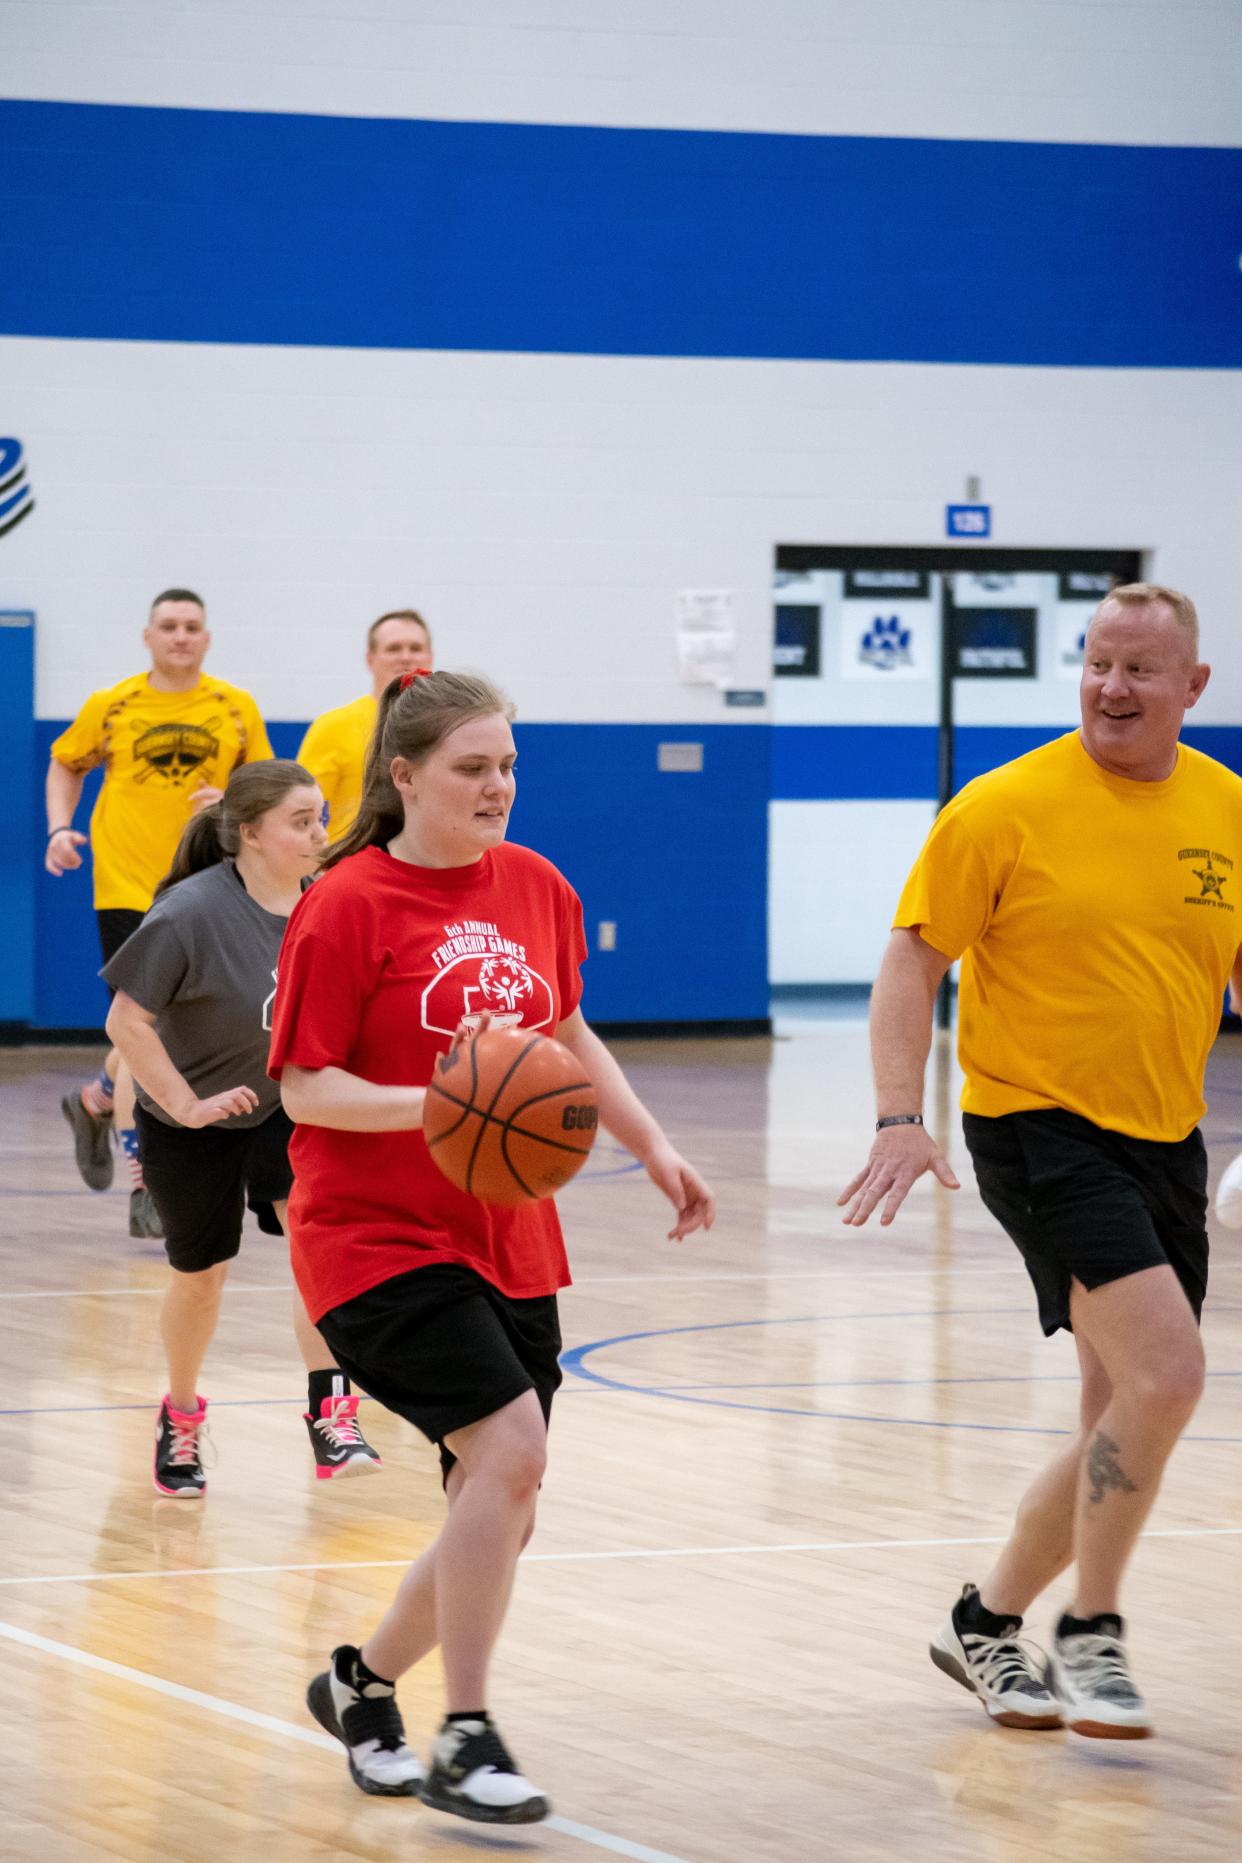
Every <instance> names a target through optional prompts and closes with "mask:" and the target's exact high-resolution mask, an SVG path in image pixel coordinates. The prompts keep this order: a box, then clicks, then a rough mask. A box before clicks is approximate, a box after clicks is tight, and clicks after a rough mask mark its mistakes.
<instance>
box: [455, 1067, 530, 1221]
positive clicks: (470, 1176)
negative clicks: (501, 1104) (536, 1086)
mask: <svg viewBox="0 0 1242 1863" xmlns="http://www.w3.org/2000/svg"><path fill="white" fill-rule="evenodd" d="M542 1040H543V1036H542V1035H532V1036H531V1038H530V1040H529V1041H528V1042H527V1044H526V1046H525V1047H524V1048H523V1050H522V1052H521V1054H518V1055H515V1056H514V1058H513V1061H512V1063H511V1065H510V1066H509V1067H508V1068H507V1069H506V1070H505V1074H504V1078H503V1079H502V1080H501V1082H500V1085H499V1086H498V1087H497V1089H496V1091H495V1093H493V1095H492V1100H491V1106H488V1107H487V1109H486V1111H484V1109H483V1108H482V1107H476V1108H475V1111H476V1112H483V1120H482V1123H481V1124H480V1126H479V1130H478V1136H477V1137H476V1138H475V1141H474V1144H473V1145H472V1146H471V1148H470V1163H469V1164H468V1165H467V1166H466V1191H467V1194H468V1195H470V1196H473V1195H474V1167H475V1163H476V1162H477V1160H478V1156H479V1146H480V1145H481V1144H482V1143H483V1134H484V1133H485V1132H486V1131H487V1122H488V1120H489V1119H490V1118H491V1117H492V1107H493V1106H495V1104H496V1102H497V1100H498V1099H499V1098H500V1096H501V1094H502V1093H503V1092H504V1090H505V1088H506V1087H507V1086H508V1084H509V1082H510V1081H511V1080H512V1079H513V1076H514V1075H515V1074H516V1073H517V1071H518V1069H519V1067H521V1065H522V1063H523V1061H524V1060H525V1059H526V1057H527V1055H528V1054H529V1053H530V1052H531V1050H532V1049H533V1048H534V1047H536V1045H537V1044H538V1043H539V1042H541V1041H542ZM470 1063H471V1068H472V1070H473V1067H474V1043H473V1042H471V1044H470ZM477 1084H478V1082H477V1078H476V1080H475V1082H474V1085H477ZM470 1097H471V1099H472V1100H473V1098H474V1091H473V1087H472V1089H471V1094H470ZM496 1123H497V1124H498V1125H499V1124H500V1121H499V1120H497V1121H496Z"/></svg>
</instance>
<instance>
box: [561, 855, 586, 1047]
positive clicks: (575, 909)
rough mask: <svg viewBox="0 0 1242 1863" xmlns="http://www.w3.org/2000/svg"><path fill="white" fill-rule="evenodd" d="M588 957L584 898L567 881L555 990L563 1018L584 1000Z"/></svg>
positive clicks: (562, 907) (570, 1014) (562, 910)
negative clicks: (583, 976)
mask: <svg viewBox="0 0 1242 1863" xmlns="http://www.w3.org/2000/svg"><path fill="white" fill-rule="evenodd" d="M586 958H587V942H586V932H585V930H584V929H583V924H582V901H581V900H580V899H579V897H578V895H577V893H575V891H574V889H573V887H572V886H570V884H569V883H568V881H566V882H565V895H564V899H563V901H562V905H561V924H560V936H559V938H558V940H557V951H556V992H557V997H558V999H559V1001H560V1013H561V1021H562V1022H563V1021H564V1020H565V1018H566V1017H567V1016H572V1014H573V1013H574V1010H575V1009H576V1008H577V1007H578V1005H579V1003H580V1002H581V1001H582V966H583V964H585V962H586Z"/></svg>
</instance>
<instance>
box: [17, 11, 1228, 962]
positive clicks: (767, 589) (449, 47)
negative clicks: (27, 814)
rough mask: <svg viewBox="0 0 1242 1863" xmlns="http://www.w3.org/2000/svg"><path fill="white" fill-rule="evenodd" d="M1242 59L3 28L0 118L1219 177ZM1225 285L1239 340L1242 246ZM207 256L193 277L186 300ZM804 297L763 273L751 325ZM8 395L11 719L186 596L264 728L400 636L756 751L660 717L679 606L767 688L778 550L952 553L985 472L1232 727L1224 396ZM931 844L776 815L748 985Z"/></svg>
mask: <svg viewBox="0 0 1242 1863" xmlns="http://www.w3.org/2000/svg"><path fill="white" fill-rule="evenodd" d="M1237 25H1238V12H1237V6H1236V4H1235V3H1234V0H1198V3H1197V4H1196V5H1195V6H1194V7H1192V8H1186V7H1182V6H1179V5H1175V4H1172V3H1171V0H1170V3H1169V4H1154V3H1143V0H1119V3H1118V4H1115V5H1109V6H1101V5H1082V4H1064V5H1063V4H1042V3H1038V0H966V3H965V4H963V5H960V6H958V7H955V8H954V9H952V10H951V11H950V12H946V10H945V9H944V8H943V7H941V6H939V5H938V4H934V3H933V0H903V3H900V4H897V3H895V4H886V5H878V6H874V5H866V4H863V0H850V3H849V4H846V3H844V0H837V3H829V4H816V5H811V4H806V3H804V0H767V4H764V5H762V6H761V5H760V4H758V0H725V3H724V4H721V3H719V0H710V3H709V0H700V3H698V4H685V5H678V6H675V7H672V8H670V7H668V6H666V5H657V4H655V0H635V4H633V5H631V6H629V7H627V8H626V9H625V10H624V13H623V14H619V13H618V11H617V9H616V8H615V7H614V6H612V5H607V6H605V5H604V4H602V0H529V3H528V4H523V3H522V0H509V3H508V4H503V3H502V0H480V3H479V4H475V5H472V6H470V7H468V8H463V9H460V10H453V11H452V16H451V17H450V16H449V15H448V14H446V10H445V9H444V8H443V7H433V6H431V5H430V4H405V3H398V0H368V3H367V4H366V5H365V6H362V5H358V6H351V5H346V4H344V3H343V0H338V3H337V4H332V3H331V0H317V4H315V5H314V6H313V7H305V8H297V9H290V8H287V7H278V6H276V5H274V4H271V0H256V4H254V5H252V6H251V7H249V8H248V9H246V10H244V11H238V10H237V9H236V8H235V7H234V6H233V5H231V4H228V3H227V0H201V3H200V4H199V5H198V6H197V7H196V8H195V9H194V10H193V11H192V12H190V11H187V10H183V9H180V8H177V9H172V8H169V7H167V6H165V5H163V4H160V3H158V0H130V3H129V4H127V5H126V4H121V5H112V4H108V5H104V4H97V5H93V4H71V3H70V0H31V3H28V4H22V3H20V0H9V3H8V4H6V5H5V6H4V7H3V9H2V17H0V34H2V35H3V67H4V78H3V84H4V88H5V91H6V94H7V95H8V96H9V97H12V98H18V99H27V100H56V101H58V102H79V103H105V104H118V105H126V106H158V107H162V108H169V107H171V108H175V109H184V110H195V111H198V110H203V109H210V110H219V111H230V112H235V111H242V112H254V111H276V112H312V113H319V114H324V115H329V116H368V117H382V116H391V117H411V118H413V117H427V118H433V119H442V120H456V121H493V122H509V123H564V124H586V125H602V126H612V127H616V128H619V129H626V128H669V129H705V130H726V131H742V132H756V131H758V132H765V133H797V134H803V135H825V136H840V135H854V136H861V137H869V138H877V137H878V138H884V137H894V136H902V137H904V136H911V135H917V136H926V137H932V138H964V139H991V138H1003V139H1010V140H1018V141H1038V142H1046V143H1074V142H1088V143H1097V144H1134V143H1141V144H1145V145H1170V144H1186V145H1194V146H1209V145H1210V146H1215V147H1220V148H1228V147H1232V146H1237V145H1238V144H1240V143H1242V34H1239V33H1238V31H1237ZM170 160H175V148H173V149H172V150H170ZM970 211H971V206H970V202H969V200H964V201H963V202H962V203H961V212H962V214H964V215H969V213H970ZM1219 258H1220V263H1221V264H1229V265H1232V266H1233V267H1234V276H1235V277H1236V278H1237V280H1238V287H1239V292H1238V295H1239V312H1238V314H1239V318H1240V319H1242V274H1239V273H1238V272H1237V262H1238V254H1237V253H1232V254H1230V253H1224V252H1222V253H1221V254H1220V255H1219ZM1121 262H1123V263H1124V264H1126V265H1130V266H1135V265H1136V266H1140V267H1141V266H1142V264H1143V254H1142V253H1141V252H1132V253H1128V254H1126V255H1125V256H1124V259H1123V260H1122V261H1121ZM212 263H213V259H212V255H211V254H210V253H194V254H187V264H186V274H185V277H184V280H182V281H180V288H182V289H184V290H185V291H189V292H193V291H194V290H196V288H198V281H199V280H200V279H201V278H202V277H203V276H204V274H207V275H209V274H210V269H211V266H212ZM1039 263H1040V255H1039V254H1038V253H1034V254H1032V265H1033V266H1037V265H1038V264H1039ZM797 276H798V256H797V254H796V253H791V254H790V255H789V266H788V271H787V273H786V274H785V275H784V276H783V277H778V278H774V279H773V281H772V288H773V292H774V293H780V292H786V291H796V289H797ZM847 282H848V281H843V288H847ZM572 288H573V287H572V280H568V281H566V289H568V290H572ZM650 288H651V290H652V291H653V292H658V291H659V290H660V289H661V280H660V279H659V278H653V279H652V280H651V286H650ZM705 289H708V290H716V289H719V283H718V281H717V280H711V281H708V282H707V283H706V284H705ZM0 381H2V382H3V396H2V399H0V426H2V427H3V430H4V431H5V432H10V433H14V434H19V435H21V436H22V437H23V439H24V440H25V442H26V446H27V458H28V462H29V470H30V474H31V481H32V484H33V487H34V489H35V491H36V494H37V499H38V511H37V513H36V515H35V516H34V517H32V519H31V520H30V521H29V522H27V523H24V524H23V525H22V526H21V527H20V528H18V529H16V530H14V531H13V532H12V533H11V534H10V535H9V536H7V537H3V538H0V598H2V600H3V604H4V605H5V606H8V607H31V608H34V609H35V610H37V612H38V616H39V658H38V684H37V709H38V713H39V716H40V717H41V718H43V719H49V720H50V719H58V718H64V717H67V716H69V715H70V714H71V713H72V712H73V711H74V710H75V709H76V707H77V705H78V704H79V703H80V701H81V698H82V696H83V694H84V693H85V691H86V690H88V689H89V688H90V687H92V686H94V685H99V684H104V683H107V682H109V681H111V680H112V679H114V678H116V677H117V676H119V674H120V673H121V672H122V671H124V670H125V669H126V668H127V667H128V666H129V665H130V664H131V663H134V662H135V660H136V656H137V652H138V645H137V634H138V631H139V629H140V626H141V623H142V619H143V609H144V604H145V601H146V600H147V599H148V598H149V595H150V594H151V593H152V592H153V590H154V589H155V588H157V587H159V586H161V585H163V584H165V583H168V582H186V583H190V584H191V585H193V586H201V587H202V588H203V589H204V591H205V592H206V593H207V594H208V597H209V600H210V604H211V617H212V622H213V626H214V629H215V632H216V637H217V644H216V648H215V664H216V665H217V667H218V669H219V670H220V671H221V672H223V673H225V674H226V676H228V677H230V678H232V679H235V680H237V681H238V682H240V683H242V684H245V685H248V686H250V687H251V688H252V689H253V690H254V691H255V693H256V696H257V697H258V698H259V700H260V703H261V705H262V706H263V708H264V710H265V712H266V713H267V715H268V716H269V717H272V718H275V719H287V720H302V719H305V718H308V717H309V716H311V715H312V714H313V713H314V712H315V711H316V710H318V709H320V708H322V707H323V706H326V705H329V704H333V703H337V702H339V701H340V700H341V698H342V697H343V696H346V695H347V694H348V693H350V692H352V691H354V690H356V689H357V688H358V686H359V679H360V673H359V652H360V636H361V632H362V630H363V628H364V626H365V624H366V622H367V620H368V619H369V618H370V617H371V615H373V614H374V613H375V612H378V610H379V608H380V607H382V606H387V605H391V604H392V603H394V602H402V603H404V602H406V601H414V602H416V603H418V604H419V605H420V606H425V607H426V610H427V612H428V613H429V615H431V616H432V618H433V619H434V622H435V625H436V630H437V635H438V640H439V643H440V646H441V651H442V657H443V658H444V660H446V661H449V662H453V663H459V664H470V665H477V666H482V667H485V668H487V669H488V670H489V671H491V672H493V673H494V674H495V675H496V676H497V677H498V678H499V679H501V680H502V681H503V682H504V683H506V684H507V685H508V686H509V687H510V688H511V689H512V690H513V691H514V692H515V694H516V695H517V696H518V698H519V701H520V705H521V711H522V716H523V717H524V718H525V719H527V720H529V721H532V722H543V723H583V724H590V723H601V724H605V723H608V724H641V723H655V722H659V723H671V724H676V725H678V726H689V725H707V724H712V725H715V724H721V725H723V724H729V725H736V726H738V727H739V728H745V727H751V728H753V727H754V726H755V725H756V724H760V725H761V724H762V723H763V721H764V719H765V717H766V716H767V715H768V714H764V713H760V714H758V715H756V714H755V713H753V712H750V713H747V712H734V711H731V710H729V709H727V708H725V707H724V706H723V704H722V701H721V696H720V694H719V693H717V692H715V691H714V690H711V689H708V688H694V687H688V686H686V685H683V684H681V683H680V682H679V680H678V678H677V669H676V662H675V657H674V642H673V604H674V597H675V593H676V591H677V590H678V589H683V588H694V587H710V588H720V587H727V588H732V589H733V590H734V591H735V593H736V604H737V623H738V635H739V641H738V667H737V683H738V684H741V685H748V686H758V685H766V684H767V682H768V669H769V661H770V636H771V608H772V573H773V561H774V551H775V548H776V546H777V545H778V544H781V543H826V544H902V545H918V544H928V545H935V544H940V543H942V542H943V541H944V533H943V507H944V505H945V503H946V502H948V501H950V500H954V499H957V498H960V497H961V496H962V494H963V489H964V484H965V480H966V477H967V476H968V475H976V476H978V477H979V478H980V479H981V481H982V486H983V496H984V497H985V499H986V500H987V501H988V502H990V503H991V504H992V506H993V509H994V514H995V519H994V522H995V534H994V539H993V540H994V541H995V542H996V543H998V544H1002V545H1005V546H1017V545H1025V546H1037V547H1042V548H1056V547H1067V548H1068V547H1075V548H1092V547H1101V546H1110V547H1112V546H1115V547H1131V548H1138V549H1142V550H1143V551H1145V552H1146V553H1147V559H1146V560H1147V563H1148V567H1149V569H1150V572H1151V573H1152V574H1153V575H1155V576H1157V577H1159V578H1161V579H1165V580H1169V581H1172V582H1175V583H1180V584H1181V585H1183V586H1185V587H1187V588H1189V589H1191V590H1192V592H1193V593H1194V594H1195V596H1196V597H1197V599H1198V600H1199V601H1200V604H1201V608H1202V611H1203V615H1204V621H1205V628H1206V641H1207V647H1208V650H1209V652H1210V653H1211V654H1212V655H1213V656H1214V657H1215V658H1216V660H1217V662H1218V670H1217V674H1216V678H1215V680H1214V682H1213V685H1212V687H1211V688H1210V690H1209V693H1208V695H1207V697H1206V699H1205V701H1204V703H1203V706H1202V708H1201V711H1200V714H1199V716H1200V718H1201V719H1202V720H1203V721H1205V722H1216V723H1222V724H1231V723H1234V722H1237V721H1239V720H1242V661H1240V660H1239V658H1238V656H1236V655H1235V654H1233V652H1232V641H1233V639H1234V637H1235V634H1236V628H1237V619H1236V616H1237V595H1236V589H1237V568H1236V550H1235V537H1234V533H1235V530H1236V525H1237V511H1238V508H1239V491H1240V489H1242V484H1240V481H1242V470H1240V467H1242V439H1240V437H1239V436H1242V375H1240V374H1239V373H1238V372H1236V371H1234V370H1231V369H1166V368H1138V369H1136V368H1100V367H1082V368H1076V367H1064V368H1062V367H1055V368H1051V367H1035V368H1025V367H1001V366H995V365H987V366H979V365H970V364H966V365H951V366H950V365H943V364H934V365H933V364H922V363H917V364H916V363H899V362H893V363H890V362H882V361H881V362H867V363H858V362H854V363H848V362H838V361H833V360H824V361H814V362H804V361H771V360H755V359H751V358H747V357H744V356H743V357H737V358H702V357H682V356H667V357H665V356H654V357H653V356H643V357H634V356H626V355H563V354H509V353H477V352H468V351H443V350H442V351H435V352H428V351H419V350H399V349H380V350H374V349H356V348H349V347H339V348H338V347H322V348H316V347H300V348H289V349H286V348H282V347H279V346H274V345H273V346H268V345H257V344H245V343H219V344H217V343H211V342H203V343H187V342H145V341H144V342H134V341H101V340H95V339H90V338H87V339H82V338H77V339H73V340H65V339H63V338H59V337H56V336H50V335H40V334H22V335H17V336H8V337H4V338H0ZM1042 683H1043V682H1041V686H1042ZM868 694H869V689H867V688H861V687H860V688H859V689H858V692H857V693H856V694H855V695H854V697H853V699H852V701H851V702H852V703H854V704H856V705H857V706H858V707H859V708H860V709H859V710H858V711H857V712H856V713H855V714H851V717H852V720H853V721H854V722H863V721H866V716H867V714H866V712H865V709H863V708H865V707H866V705H867V704H869V703H874V702H875V701H872V700H871V699H870V698H869V696H868ZM1002 699H1003V701H1004V703H1006V704H1009V705H1010V706H1011V707H1013V708H1016V710H1015V711H1014V712H1013V714H1012V715H1009V714H1006V713H1005V712H1003V711H997V710H995V709H994V708H995V707H996V706H997V705H998V704H1000V703H1001V701H1002ZM884 700H885V704H886V706H887V707H888V709H886V710H885V712H884V721H885V722H889V723H896V722H904V721H910V722H914V721H917V720H924V721H925V720H926V719H928V718H929V717H930V716H931V715H932V713H931V711H930V709H929V708H930V707H931V706H932V704H933V695H932V694H930V693H929V692H928V691H927V690H925V689H923V688H922V687H918V686H914V685H911V686H907V687H906V688H904V690H902V691H901V692H900V693H897V692H894V693H893V694H892V695H890V694H888V693H885V695H884ZM1032 701H1033V695H1032V694H1031V693H1029V692H1028V693H1027V694H1026V695H1019V696H1016V697H1015V696H1014V695H1013V694H1012V693H1010V694H1007V695H1000V696H999V697H998V695H997V694H996V693H995V690H994V689H989V693H988V694H978V695H976V694H972V693H967V694H965V695H964V697H963V708H964V712H963V715H964V716H969V715H970V714H969V710H968V708H969V707H970V706H972V705H974V706H982V707H984V718H985V721H987V722H996V723H1004V722H1017V721H1018V720H1019V717H1021V718H1029V715H1030V705H1031V703H1032ZM1035 702H1036V703H1037V705H1038V707H1039V708H1040V709H1041V710H1042V709H1043V708H1044V706H1045V704H1046V705H1047V707H1048V710H1047V715H1046V716H1041V717H1040V718H1039V720H1038V722H1042V723H1057V722H1059V721H1061V720H1062V719H1065V720H1068V719H1069V718H1070V716H1071V712H1072V705H1071V701H1070V697H1069V694H1068V692H1067V691H1066V689H1064V688H1062V689H1061V690H1060V691H1059V692H1057V693H1051V692H1048V693H1044V692H1042V691H1041V693H1040V694H1039V695H1037V698H1036V700H1035ZM781 703H782V705H792V704H793V703H794V700H793V698H792V697H790V698H786V697H785V696H784V695H782V700H781ZM1024 706H1025V708H1026V709H1025V710H1023V709H1022V708H1023V707H1024ZM789 715H791V714H790V713H788V712H786V711H779V712H778V719H779V718H781V717H785V716H789ZM850 721H851V719H850V718H841V719H837V720H826V722H850ZM777 728H778V729H779V728H780V725H779V723H778V726H777ZM790 810H793V811H795V812H796V819H795V815H792V814H789V813H788V811H790ZM926 814H927V811H926V807H925V805H924V804H923V803H922V802H917V801H915V802H913V803H912V802H911V801H900V800H899V801H895V802H891V803H884V802H878V801H860V802H857V803H854V802H849V801H844V802H843V801H839V800H834V799H832V798H824V799H823V801H822V802H821V803H815V804H813V805H812V804H807V805H803V804H780V803H778V804H776V805H774V816H773V843H772V883H771V913H770V923H771V934H772V974H773V976H774V977H775V978H776V979H777V980H789V981H807V980H827V981H832V980H839V981H855V980H859V979H863V978H866V977H867V976H868V975H869V974H870V968H871V966H870V960H869V957H868V952H869V950H870V948H871V947H870V943H869V937H870V929H869V928H874V927H877V926H878V927H879V928H880V929H881V930H882V927H883V923H884V914H885V912H886V911H887V904H886V902H887V901H889V900H890V898H891V896H892V894H893V891H894V888H895V885H896V884H897V883H899V878H900V872H901V870H902V869H903V868H904V864H905V862H906V860H907V857H908V855H909V852H910V849H911V845H912V843H913V842H914V841H916V840H917V832H916V831H917V821H916V817H917V818H918V819H919V820H922V819H925V818H926ZM843 868H848V870H849V872H850V874H851V879H850V881H849V883H848V884H840V883H837V882H836V881H834V875H835V876H839V875H840V874H841V872H842V870H843Z"/></svg>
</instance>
